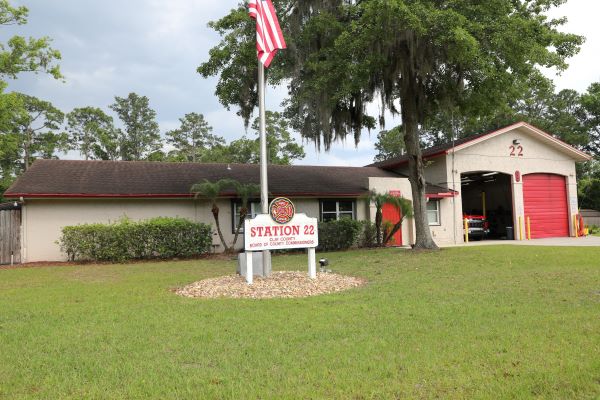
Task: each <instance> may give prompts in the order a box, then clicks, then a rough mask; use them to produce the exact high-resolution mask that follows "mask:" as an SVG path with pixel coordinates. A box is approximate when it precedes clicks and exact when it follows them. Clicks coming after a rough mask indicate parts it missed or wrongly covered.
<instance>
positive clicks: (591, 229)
mask: <svg viewBox="0 0 600 400" xmlns="http://www.w3.org/2000/svg"><path fill="white" fill-rule="evenodd" d="M587 228H588V232H589V234H590V235H593V234H596V233H599V232H600V227H598V225H588V226H587Z"/></svg>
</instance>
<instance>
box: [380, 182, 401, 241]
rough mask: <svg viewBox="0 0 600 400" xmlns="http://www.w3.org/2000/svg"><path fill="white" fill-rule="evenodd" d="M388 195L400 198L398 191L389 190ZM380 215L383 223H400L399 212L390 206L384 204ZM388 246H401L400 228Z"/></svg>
mask: <svg viewBox="0 0 600 400" xmlns="http://www.w3.org/2000/svg"><path fill="white" fill-rule="evenodd" d="M389 194H391V195H392V196H400V191H396V190H390V192H389ZM381 213H382V216H383V221H384V222H385V221H390V222H391V223H392V225H395V224H396V223H397V222H398V221H400V218H402V215H401V214H400V212H399V211H398V210H396V208H395V207H394V206H392V205H391V204H384V205H383V208H382V209H381ZM388 246H402V228H400V229H398V232H396V233H395V234H394V236H392V240H390V242H389V243H388Z"/></svg>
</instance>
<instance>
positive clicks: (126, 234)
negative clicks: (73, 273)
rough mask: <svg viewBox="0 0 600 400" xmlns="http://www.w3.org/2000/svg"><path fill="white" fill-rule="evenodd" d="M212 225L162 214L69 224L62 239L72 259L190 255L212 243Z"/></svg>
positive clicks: (63, 230) (126, 258)
mask: <svg viewBox="0 0 600 400" xmlns="http://www.w3.org/2000/svg"><path fill="white" fill-rule="evenodd" d="M211 233H212V229H211V227H210V225H206V224H201V223H195V222H191V221H188V220H186V219H183V218H167V217H159V218H153V219H149V220H145V221H139V222H134V221H131V220H130V219H127V218H124V219H121V220H120V221H118V222H116V223H112V224H83V225H77V226H66V227H64V228H63V229H62V236H61V238H60V240H59V244H60V248H61V251H63V252H64V253H65V254H67V256H68V258H69V260H72V261H74V260H77V261H118V262H122V261H127V260H133V259H149V258H172V257H190V256H195V255H200V254H203V253H207V252H208V251H209V250H210V246H211V244H212V235H211Z"/></svg>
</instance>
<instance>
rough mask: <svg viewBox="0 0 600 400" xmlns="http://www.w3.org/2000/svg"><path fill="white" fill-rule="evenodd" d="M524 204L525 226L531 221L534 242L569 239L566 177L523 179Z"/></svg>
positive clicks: (542, 175) (534, 176)
mask: <svg viewBox="0 0 600 400" xmlns="http://www.w3.org/2000/svg"><path fill="white" fill-rule="evenodd" d="M523 203H524V206H525V221H524V223H525V224H526V221H527V217H529V219H530V221H531V238H532V239H538V238H546V237H564V236H569V211H568V209H569V208H568V206H567V186H566V182H565V177H564V176H560V175H553V174H529V175H525V176H523ZM524 228H525V227H524Z"/></svg>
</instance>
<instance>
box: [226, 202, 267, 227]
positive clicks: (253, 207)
mask: <svg viewBox="0 0 600 400" xmlns="http://www.w3.org/2000/svg"><path fill="white" fill-rule="evenodd" d="M240 208H242V203H241V202H239V201H235V200H233V201H232V202H231V215H232V216H233V218H232V221H231V222H232V225H231V232H232V233H235V229H236V228H237V226H238V223H239V222H240ZM260 211H261V207H260V201H251V202H248V214H247V215H246V218H254V217H256V214H260ZM240 233H244V225H242V227H241V228H240Z"/></svg>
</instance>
